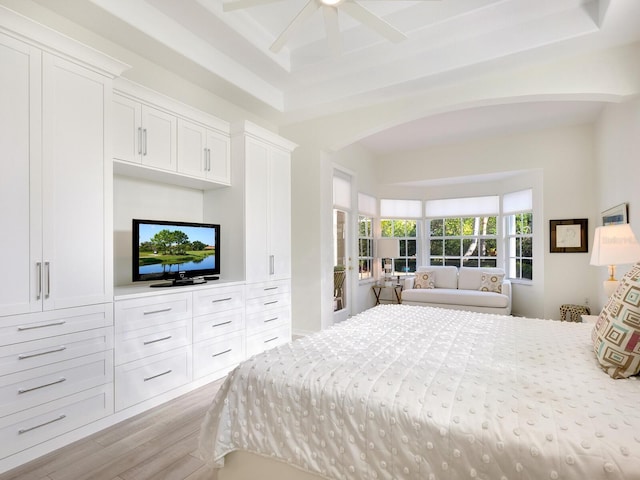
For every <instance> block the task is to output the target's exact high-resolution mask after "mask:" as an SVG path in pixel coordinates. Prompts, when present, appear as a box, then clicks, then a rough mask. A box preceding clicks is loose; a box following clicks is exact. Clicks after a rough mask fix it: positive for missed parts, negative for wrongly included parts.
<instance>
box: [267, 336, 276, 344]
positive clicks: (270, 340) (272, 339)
mask: <svg viewBox="0 0 640 480" xmlns="http://www.w3.org/2000/svg"><path fill="white" fill-rule="evenodd" d="M278 338H279V337H273V338H270V339H269V340H265V341H264V343H269V342H273V341H274V340H277V339H278Z"/></svg>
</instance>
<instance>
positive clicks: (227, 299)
mask: <svg viewBox="0 0 640 480" xmlns="http://www.w3.org/2000/svg"><path fill="white" fill-rule="evenodd" d="M229 300H233V297H227V298H219V299H218V300H211V303H219V302H228V301H229Z"/></svg>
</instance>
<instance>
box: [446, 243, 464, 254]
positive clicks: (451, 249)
mask: <svg viewBox="0 0 640 480" xmlns="http://www.w3.org/2000/svg"><path fill="white" fill-rule="evenodd" d="M461 242H462V240H445V241H444V254H445V255H454V256H457V257H459V256H460V253H461V252H460V246H461Z"/></svg>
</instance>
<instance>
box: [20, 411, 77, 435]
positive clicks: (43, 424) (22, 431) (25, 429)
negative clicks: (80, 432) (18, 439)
mask: <svg viewBox="0 0 640 480" xmlns="http://www.w3.org/2000/svg"><path fill="white" fill-rule="evenodd" d="M64 418H67V416H66V415H64V414H62V415H60V416H59V417H58V418H54V419H53V420H49V421H48V422H44V423H41V424H40V425H36V426H34V427H29V428H21V429H20V430H18V435H22V434H23V433H27V432H30V431H31V430H35V429H36V428H40V427H44V426H46V425H50V424H52V423H53V422H59V421H60V420H62V419H64Z"/></svg>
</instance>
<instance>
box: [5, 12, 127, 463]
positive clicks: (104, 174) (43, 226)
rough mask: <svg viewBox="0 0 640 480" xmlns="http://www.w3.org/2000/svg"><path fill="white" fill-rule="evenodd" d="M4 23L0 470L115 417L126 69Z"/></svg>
mask: <svg viewBox="0 0 640 480" xmlns="http://www.w3.org/2000/svg"><path fill="white" fill-rule="evenodd" d="M0 19H1V21H0V105H2V108H0V132H1V133H0V156H1V158H2V167H3V174H2V176H1V177H0V178H1V179H0V224H1V225H2V232H3V234H2V235H1V236H0V250H1V251H2V252H3V266H4V271H5V274H4V275H3V276H2V279H1V280H0V358H2V359H3V360H2V362H0V364H1V365H0V385H2V388H0V464H4V463H5V462H9V464H10V463H11V462H13V461H19V458H20V455H21V454H22V452H23V451H25V450H27V449H29V448H32V447H37V446H38V445H39V444H41V443H43V442H45V441H47V440H52V439H55V438H59V437H60V436H63V435H64V434H66V433H68V432H70V431H73V430H75V429H78V428H81V427H83V426H84V425H87V424H88V423H91V422H93V421H95V420H98V419H100V418H103V417H105V416H107V415H109V414H110V413H112V411H113V326H112V325H113V306H112V300H113V279H112V250H113V247H112V238H113V236H112V221H111V210H112V206H111V205H112V185H111V182H112V173H111V162H110V150H109V148H108V147H107V146H108V145H109V143H110V141H111V138H110V136H109V129H108V128H106V127H105V120H106V119H108V118H110V117H109V115H110V111H111V91H112V87H111V81H112V78H113V76H114V75H117V74H119V73H121V71H122V70H123V68H124V67H125V66H124V65H123V64H121V63H120V62H116V61H114V60H112V59H109V58H108V57H105V56H103V55H101V54H98V53H97V52H95V51H94V50H91V49H88V48H86V47H83V46H81V45H78V44H75V43H74V42H71V41H70V40H69V39H68V38H66V37H62V36H59V35H58V34H56V33H55V32H52V31H50V30H48V29H44V28H43V27H41V26H39V25H37V24H33V23H31V22H28V21H26V20H25V19H24V17H20V16H18V15H15V14H14V13H13V12H11V11H9V10H6V9H2V10H1V11H0ZM61 52H66V53H61Z"/></svg>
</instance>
